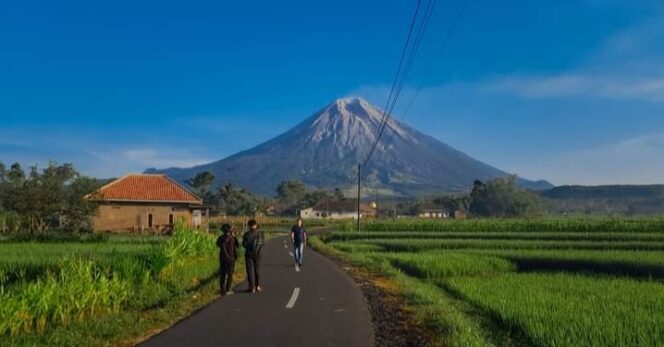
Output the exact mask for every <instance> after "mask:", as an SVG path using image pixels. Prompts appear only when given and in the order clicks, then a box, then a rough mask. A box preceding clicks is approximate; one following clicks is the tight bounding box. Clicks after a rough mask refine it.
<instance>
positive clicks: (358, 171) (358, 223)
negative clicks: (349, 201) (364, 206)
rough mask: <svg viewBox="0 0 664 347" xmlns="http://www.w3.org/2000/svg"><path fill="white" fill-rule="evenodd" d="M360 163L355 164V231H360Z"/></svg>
mask: <svg viewBox="0 0 664 347" xmlns="http://www.w3.org/2000/svg"><path fill="white" fill-rule="evenodd" d="M361 177H362V164H357V232H358V233H359V232H360V186H361V182H362V179H361Z"/></svg>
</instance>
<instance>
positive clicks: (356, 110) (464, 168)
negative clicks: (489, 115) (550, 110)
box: [156, 97, 535, 195]
mask: <svg viewBox="0 0 664 347" xmlns="http://www.w3.org/2000/svg"><path fill="white" fill-rule="evenodd" d="M381 119H383V111H382V110H380V109H379V108H377V107H376V106H374V105H372V104H371V103H370V102H368V101H367V100H365V99H362V98H359V97H346V98H340V99H336V100H334V101H332V102H331V103H329V104H328V105H326V106H325V107H323V108H322V109H321V110H319V111H318V112H315V113H314V114H312V115H311V116H310V117H308V118H307V119H305V120H304V121H302V122H301V123H300V124H298V125H297V126H295V127H294V128H292V129H290V130H288V131H287V132H285V133H283V134H281V135H279V136H277V137H275V138H273V139H271V140H269V141H267V142H264V143H262V144H260V145H258V146H256V147H254V148H251V149H248V150H246V151H243V152H240V153H237V154H235V155H232V156H230V157H228V158H226V159H223V160H219V161H216V162H212V163H209V164H205V165H201V166H197V167H193V168H189V169H168V170H163V171H156V172H165V173H167V174H168V175H169V176H170V177H173V178H175V179H176V180H178V181H179V182H185V181H186V180H187V179H189V178H191V177H192V176H193V175H195V174H196V173H199V172H203V171H210V172H212V173H213V174H214V175H215V177H216V179H215V182H214V185H215V186H219V185H221V184H222V183H223V182H224V181H226V180H233V181H234V182H235V183H236V184H237V185H239V186H243V187H249V188H251V189H252V191H255V192H258V193H261V194H272V193H273V192H274V188H275V187H276V186H277V185H278V184H279V182H281V181H283V180H292V179H300V180H302V181H303V182H305V183H306V184H308V185H310V186H313V187H318V188H325V189H327V188H331V187H346V186H347V185H348V184H352V182H355V181H354V180H355V179H356V178H355V173H354V172H355V171H353V170H355V169H356V168H357V164H358V163H360V162H362V161H363V160H365V158H366V156H367V154H368V151H369V150H370V149H371V148H373V147H372V146H374V144H375V143H376V139H377V138H378V136H379V135H380V134H381ZM385 127H386V128H385V129H386V130H385V131H384V133H383V136H382V137H381V139H380V141H379V142H378V145H377V146H376V147H375V148H376V149H375V153H374V155H373V156H372V160H371V162H370V163H369V164H368V165H367V166H365V167H364V169H363V173H364V175H365V182H367V184H369V185H371V186H373V187H380V188H384V189H387V190H388V191H392V192H395V193H396V194H404V195H410V194H414V195H417V194H421V193H432V192H439V191H454V192H456V191H463V190H465V189H467V188H468V187H469V186H472V183H473V181H474V180H476V179H480V180H487V179H490V178H493V177H500V176H505V175H507V174H506V173H505V172H504V171H501V170H499V169H496V168H494V167H492V166H489V165H487V164H485V163H482V162H480V161H477V160H475V159H473V158H471V157H470V156H468V155H466V154H464V153H462V152H460V151H458V150H456V149H454V148H452V147H450V146H448V145H446V144H444V143H442V142H440V141H438V140H436V139H434V138H432V137H430V136H427V135H425V134H423V133H420V132H419V131H417V130H415V129H413V128H410V127H408V126H407V125H405V124H401V123H400V122H399V121H397V120H396V119H393V118H391V117H390V118H387V123H386V124H385ZM521 182H522V183H523V182H525V183H528V184H531V185H533V184H535V183H534V182H529V181H523V180H522V181H521Z"/></svg>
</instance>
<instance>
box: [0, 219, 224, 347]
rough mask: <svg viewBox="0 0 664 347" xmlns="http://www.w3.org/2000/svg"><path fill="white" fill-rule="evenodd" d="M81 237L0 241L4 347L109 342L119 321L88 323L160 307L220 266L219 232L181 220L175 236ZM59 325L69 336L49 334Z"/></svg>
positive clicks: (0, 314)
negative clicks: (88, 327) (90, 327)
mask: <svg viewBox="0 0 664 347" xmlns="http://www.w3.org/2000/svg"><path fill="white" fill-rule="evenodd" d="M79 241H82V242H76V241H74V242H31V241H28V242H15V241H3V242H0V341H3V343H1V344H2V345H5V344H9V345H40V344H44V343H47V344H49V345H69V344H71V343H72V342H71V341H72V340H73V341H76V340H77V339H78V338H83V337H88V336H92V335H95V334H97V335H99V336H100V337H101V338H100V340H99V341H107V340H108V338H109V335H112V334H111V333H110V331H113V330H114V329H116V328H115V327H111V326H109V327H104V326H103V324H100V325H99V326H101V328H100V329H101V330H100V331H95V332H91V331H85V330H82V328H81V326H82V324H84V323H85V324H89V322H94V321H95V320H104V319H109V317H118V319H121V317H122V316H123V315H124V314H127V313H128V312H132V313H133V312H136V314H140V313H141V312H144V311H146V310H152V309H158V308H160V307H163V305H165V304H166V303H168V302H169V301H170V300H173V299H174V298H178V297H181V296H183V295H188V294H187V293H189V292H190V291H192V290H195V289H196V288H198V287H199V286H201V285H202V284H204V283H207V282H214V281H213V279H214V278H216V276H215V274H216V272H217V270H218V260H217V249H216V246H215V242H214V241H215V237H214V236H213V235H210V234H204V233H198V232H194V231H191V230H186V228H184V227H183V226H182V225H180V226H178V228H177V229H176V232H175V234H174V236H172V237H169V238H164V237H143V238H136V239H131V238H128V237H123V236H119V237H107V238H102V239H99V240H79ZM215 288H216V286H215ZM104 329H108V331H105V330H104ZM54 331H58V334H62V335H65V336H66V338H65V339H64V340H63V341H64V342H62V341H60V342H58V341H57V340H54V339H52V338H51V337H49V336H50V335H49V334H50V333H51V332H54ZM63 332H64V333H63ZM113 334H120V335H121V334H122V333H121V332H113Z"/></svg>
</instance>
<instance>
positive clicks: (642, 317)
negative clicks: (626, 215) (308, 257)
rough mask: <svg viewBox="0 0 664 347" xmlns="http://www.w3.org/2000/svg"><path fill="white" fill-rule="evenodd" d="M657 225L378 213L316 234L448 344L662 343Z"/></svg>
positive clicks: (661, 237)
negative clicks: (395, 291) (391, 287)
mask: <svg viewBox="0 0 664 347" xmlns="http://www.w3.org/2000/svg"><path fill="white" fill-rule="evenodd" d="M663 221H664V220H662V219H629V220H617V219H596V218H595V219H588V220H583V219H570V220H565V219H559V220H546V219H544V220H490V219H489V220H466V221H451V222H450V221H431V220H427V221H421V220H394V221H389V220H388V221H385V220H378V221H372V222H368V223H365V224H364V225H363V228H362V232H360V233H357V232H354V231H351V230H353V229H352V225H350V224H349V225H347V226H344V227H343V228H342V229H344V230H346V231H339V232H332V233H329V234H326V235H323V236H321V237H320V238H319V240H316V241H315V245H316V246H317V247H319V248H320V249H322V250H324V251H327V252H330V253H333V254H336V255H338V256H341V257H342V258H345V259H346V260H347V261H349V262H351V263H353V264H355V265H357V266H360V267H363V268H365V269H367V270H369V271H371V272H372V273H374V274H375V275H376V276H380V277H387V278H388V279H391V280H392V281H393V282H395V283H396V284H397V285H398V287H399V291H400V295H401V296H402V297H403V299H404V302H405V304H406V305H408V306H409V307H410V309H411V310H412V311H413V312H414V314H415V316H416V319H417V320H418V321H421V322H423V324H424V325H425V326H427V327H428V328H429V329H430V330H431V331H432V332H434V335H435V337H434V341H433V343H434V344H435V345H446V346H448V345H449V346H664V222H663Z"/></svg>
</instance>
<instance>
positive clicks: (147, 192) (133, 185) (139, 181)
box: [88, 174, 203, 204]
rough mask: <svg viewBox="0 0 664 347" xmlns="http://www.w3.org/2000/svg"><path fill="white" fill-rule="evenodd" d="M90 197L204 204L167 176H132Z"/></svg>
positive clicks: (114, 182) (112, 183)
mask: <svg viewBox="0 0 664 347" xmlns="http://www.w3.org/2000/svg"><path fill="white" fill-rule="evenodd" d="M88 197H90V198H96V199H98V200H102V201H103V200H113V201H155V202H186V203H191V204H202V203H203V202H202V201H201V199H199V198H198V197H197V196H196V195H194V194H193V193H191V192H190V191H188V190H187V189H185V188H184V187H183V186H181V185H180V184H179V183H177V182H175V181H173V180H172V179H170V178H169V177H167V176H165V175H148V174H131V175H127V176H124V177H121V178H118V179H117V180H115V181H113V182H111V183H109V184H107V185H105V186H103V187H101V188H99V190H98V191H97V192H96V193H95V194H91V195H89V196H88Z"/></svg>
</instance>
